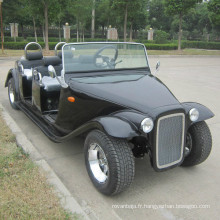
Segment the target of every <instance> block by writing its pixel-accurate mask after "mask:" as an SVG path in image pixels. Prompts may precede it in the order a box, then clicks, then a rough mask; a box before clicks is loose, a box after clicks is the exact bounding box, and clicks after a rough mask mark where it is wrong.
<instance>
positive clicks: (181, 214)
mask: <svg viewBox="0 0 220 220" xmlns="http://www.w3.org/2000/svg"><path fill="white" fill-rule="evenodd" d="M159 59H160V61H161V69H160V71H159V73H157V76H158V77H159V78H160V79H161V80H162V81H163V82H164V83H165V84H166V85H167V86H168V87H169V88H170V90H171V91H172V92H173V93H174V95H175V96H176V97H177V98H178V99H179V101H181V102H183V101H195V102H199V103H202V104H204V105H206V106H208V107H209V108H210V109H211V110H212V111H213V112H214V113H215V115H216V116H215V117H214V118H213V119H211V120H208V121H207V122H208V124H209V126H210V129H211V132H212V135H213V150H212V152H211V155H210V157H209V158H208V159H207V161H205V162H204V163H203V164H201V165H199V166H197V167H191V168H182V167H178V168H175V169H172V170H169V171H166V172H162V173H156V172H155V171H154V170H153V169H152V168H151V166H150V162H149V159H148V157H147V156H146V157H145V158H144V159H136V175H135V180H134V183H133V184H132V186H131V187H130V188H129V189H128V190H127V191H125V192H123V193H121V194H119V195H116V196H114V197H106V196H104V195H102V194H100V193H99V192H97V191H96V189H95V188H94V187H93V185H92V183H91V181H90V179H89V177H88V175H87V172H86V168H85V165H84V157H83V139H80V138H75V139H72V140H70V141H68V142H65V143H61V144H55V143H53V142H51V141H50V140H49V139H48V138H47V137H46V136H45V135H44V134H43V133H42V132H41V131H40V129H39V128H38V127H37V126H36V125H35V124H34V123H33V122H32V121H30V120H29V119H28V118H27V117H26V116H25V115H24V114H23V113H22V112H20V111H15V110H13V109H11V107H10V105H9V102H8V97H7V89H4V88H3V86H4V81H5V78H6V74H7V71H8V70H9V68H12V67H13V66H14V61H13V59H10V60H7V59H0V65H1V68H0V74H1V77H0V88H1V90H0V102H1V104H2V105H3V106H4V108H5V109H6V110H7V111H8V113H9V114H10V115H11V117H12V118H13V119H14V120H15V121H16V122H17V124H18V126H19V127H20V128H21V130H22V131H23V132H24V134H25V135H26V136H27V138H28V139H29V140H30V141H31V142H32V144H33V145H34V146H35V147H36V148H37V150H38V151H39V152H40V154H41V155H42V157H43V159H45V160H46V161H47V163H48V164H49V165H50V166H51V167H52V169H53V170H54V171H55V173H56V174H57V175H58V176H59V178H60V179H61V180H62V182H63V183H64V185H65V186H66V187H67V188H68V190H69V191H70V192H71V194H72V195H73V196H74V197H75V198H76V200H77V201H78V202H79V204H81V205H82V207H83V209H84V210H87V212H92V213H94V215H93V216H94V218H97V219H187V220H188V219H218V213H219V211H220V210H219V200H220V189H219V182H220V172H219V169H220V165H219V158H220V149H219V144H220V136H219V129H220V102H219V98H220V57H183V56H180V57H172V56H171V57H161V56H160V57H159ZM149 60H150V63H151V67H152V70H154V66H155V64H156V61H157V57H155V56H154V57H152V58H151V57H149ZM152 72H154V71H152ZM118 205H119V206H118ZM122 205H125V206H122ZM126 205H127V206H126ZM149 205H153V206H151V207H150V206H149ZM159 205H162V206H161V208H158V206H159ZM176 205H187V206H181V208H180V207H179V208H176ZM189 205H194V207H195V205H197V206H198V205H208V208H193V207H192V206H189ZM190 207H191V208H190Z"/></svg>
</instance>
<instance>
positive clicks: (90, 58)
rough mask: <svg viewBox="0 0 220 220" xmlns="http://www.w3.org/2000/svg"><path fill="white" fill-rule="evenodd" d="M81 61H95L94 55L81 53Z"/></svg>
mask: <svg viewBox="0 0 220 220" xmlns="http://www.w3.org/2000/svg"><path fill="white" fill-rule="evenodd" d="M79 62H80V63H93V62H94V56H92V55H80V56H79Z"/></svg>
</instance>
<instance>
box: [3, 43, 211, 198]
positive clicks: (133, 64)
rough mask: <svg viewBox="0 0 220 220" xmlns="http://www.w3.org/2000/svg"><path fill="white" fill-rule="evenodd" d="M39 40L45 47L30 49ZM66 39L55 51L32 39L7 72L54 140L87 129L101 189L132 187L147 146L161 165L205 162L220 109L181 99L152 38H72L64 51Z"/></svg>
mask: <svg viewBox="0 0 220 220" xmlns="http://www.w3.org/2000/svg"><path fill="white" fill-rule="evenodd" d="M61 44H62V43H61ZM33 45H36V46H38V47H39V49H38V50H37V51H34V52H33V51H30V48H31V47H33ZM58 46H60V43H59V45H57V46H56V48H55V56H50V57H43V55H42V49H41V46H40V45H39V44H37V43H29V44H28V45H27V46H26V48H25V56H24V57H22V58H21V59H20V60H17V61H16V63H15V67H14V68H12V69H10V70H9V72H8V75H7V79H6V83H5V86H6V87H8V95H9V101H10V103H11V106H12V108H14V109H20V110H22V111H23V112H24V113H25V114H26V115H27V116H28V117H29V118H31V119H32V120H33V121H34V122H35V123H36V124H37V125H38V126H39V127H40V128H41V130H42V131H43V132H44V133H45V134H46V135H47V136H48V137H49V138H50V139H51V140H52V141H54V142H63V141H65V140H67V139H70V138H72V137H75V136H78V135H82V136H83V137H85V144H84V154H85V164H86V168H87V171H88V174H89V177H90V179H91V181H92V182H93V184H94V186H95V187H96V188H97V189H98V190H99V191H100V192H102V193H104V194H107V195H112V194H117V193H119V192H121V191H123V190H124V189H126V188H127V187H128V186H129V185H130V184H131V183H132V181H133V179H134V174H135V160H134V159H135V158H138V157H143V156H144V155H145V154H148V155H149V157H150V161H151V165H152V167H153V168H154V170H155V171H164V170H166V169H170V168H173V167H177V166H193V165H197V164H200V163H202V162H203V161H204V160H206V158H207V157H208V156H209V154H210V151H211V147H212V138H211V133H210V130H209V128H208V126H207V124H206V122H205V120H206V119H209V118H211V117H213V116H214V114H213V113H212V112H211V111H210V110H209V109H208V108H207V107H205V106H203V105H201V104H198V103H194V102H184V103H180V102H179V101H178V100H177V99H176V98H175V96H174V95H173V94H172V93H171V92H170V90H169V89H168V88H167V87H166V86H165V85H164V84H163V83H162V82H161V81H160V80H159V79H158V78H156V77H155V76H154V75H152V74H151V69H150V67H149V63H148V58H147V52H146V48H145V46H144V45H142V44H138V43H104V42H100V43H70V44H63V46H62V51H60V52H58ZM156 68H159V63H158V64H157V67H156Z"/></svg>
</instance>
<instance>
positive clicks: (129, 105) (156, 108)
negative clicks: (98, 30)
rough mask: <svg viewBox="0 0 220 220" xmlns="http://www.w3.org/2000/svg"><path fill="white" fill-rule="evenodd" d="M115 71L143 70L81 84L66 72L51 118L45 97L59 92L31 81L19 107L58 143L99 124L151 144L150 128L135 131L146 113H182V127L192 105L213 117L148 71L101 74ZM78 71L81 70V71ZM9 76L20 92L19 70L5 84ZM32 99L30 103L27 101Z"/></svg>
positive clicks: (205, 116) (203, 116)
mask: <svg viewBox="0 0 220 220" xmlns="http://www.w3.org/2000/svg"><path fill="white" fill-rule="evenodd" d="M118 73H119V74H122V73H123V74H128V79H129V75H130V74H143V76H141V77H138V79H136V80H124V81H120V82H115V81H114V80H113V82H108V83H83V82H77V81H76V80H74V77H76V74H68V76H67V77H66V82H67V83H68V85H69V87H68V88H67V89H63V88H62V89H61V91H60V98H59V107H58V109H57V110H58V112H57V113H56V116H57V117H55V119H56V120H55V121H52V122H51V121H48V120H47V119H46V118H45V117H44V115H45V114H48V113H47V112H48V111H47V110H48V109H47V107H46V100H47V98H48V97H49V98H54V97H55V96H56V98H55V99H57V100H58V96H59V93H57V94H49V93H46V92H45V91H44V90H43V87H42V86H41V85H40V84H39V83H33V85H32V91H31V92H32V95H33V96H32V99H30V100H29V101H28V102H27V101H26V100H25V99H23V97H22V99H21V102H22V106H20V108H21V109H22V110H23V111H24V112H25V113H26V114H27V115H28V116H29V117H30V118H32V119H33V120H34V121H35V123H37V124H38V125H39V127H40V128H41V129H42V130H43V131H44V132H45V134H47V136H49V137H50V139H52V140H54V141H56V142H62V141H64V140H66V139H67V138H70V137H73V136H76V135H79V134H80V133H83V132H88V131H89V130H91V129H100V130H103V131H104V132H106V133H108V134H109V135H111V136H114V137H121V138H128V139H131V138H133V137H135V136H139V135H140V136H144V137H145V138H148V139H149V143H150V142H152V143H151V144H152V145H153V136H152V135H153V134H154V130H153V131H152V132H151V134H149V135H147V134H144V133H142V131H141V130H140V123H141V121H142V120H143V119H144V118H146V117H151V118H152V119H153V120H154V121H155V123H156V121H157V119H158V117H160V116H162V115H166V114H170V113H173V112H184V113H185V114H186V128H188V127H189V126H190V125H191V121H190V120H189V117H188V112H189V110H190V109H191V108H192V107H196V108H198V109H199V111H200V118H199V120H205V119H208V118H210V117H213V116H214V114H213V113H212V112H211V111H210V110H209V109H207V108H206V107H205V106H202V105H200V104H198V103H183V104H181V103H179V101H178V100H177V99H176V98H175V96H174V95H173V94H172V93H171V92H170V91H169V89H168V88H167V87H166V86H165V85H164V84H163V83H162V82H161V81H160V80H159V79H157V78H156V77H154V76H152V75H151V74H150V72H149V71H147V70H137V71H136V70H135V71H133V72H132V71H131V70H129V71H127V72H125V71H122V72H121V71H116V72H106V73H105V74H106V76H107V75H109V74H112V76H113V78H114V75H115V74H118ZM96 74H97V75H100V74H103V73H100V72H97V73H94V72H93V73H87V75H89V76H91V75H93V76H94V77H95V75H96ZM80 76H81V77H82V76H84V75H83V74H80ZM102 76H103V77H104V76H105V75H102ZM10 77H14V78H15V81H16V87H17V88H19V89H18V94H23V91H22V90H24V89H25V90H26V89H27V88H28V87H27V86H26V85H25V84H23V85H21V83H23V80H21V81H19V73H18V71H17V70H16V69H12V70H10V71H9V74H8V77H7V80H6V86H7V81H8V79H9V78H10ZM77 77H79V75H78V76H77ZM21 79H22V77H21ZM70 96H73V97H74V98H75V102H73V103H71V102H69V101H68V97H70ZM31 103H34V105H32V106H31ZM18 105H19V103H18ZM113 118H115V119H113ZM116 119H117V120H116ZM51 128H52V129H51ZM151 136H152V138H150V137H151Z"/></svg>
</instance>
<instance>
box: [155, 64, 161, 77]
mask: <svg viewBox="0 0 220 220" xmlns="http://www.w3.org/2000/svg"><path fill="white" fill-rule="evenodd" d="M159 69H160V61H157V64H156V70H155V72H154V75H155V74H156V73H157V72H158V71H159Z"/></svg>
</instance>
